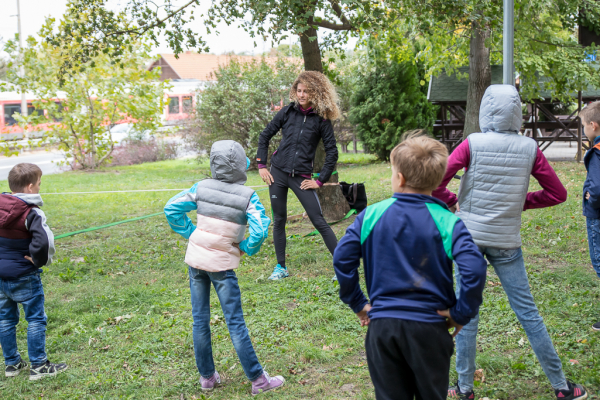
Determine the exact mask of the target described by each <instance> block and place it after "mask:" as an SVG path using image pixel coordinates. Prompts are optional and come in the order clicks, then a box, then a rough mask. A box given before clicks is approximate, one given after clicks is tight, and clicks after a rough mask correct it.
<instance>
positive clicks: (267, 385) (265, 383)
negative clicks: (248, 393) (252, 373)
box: [252, 371, 285, 396]
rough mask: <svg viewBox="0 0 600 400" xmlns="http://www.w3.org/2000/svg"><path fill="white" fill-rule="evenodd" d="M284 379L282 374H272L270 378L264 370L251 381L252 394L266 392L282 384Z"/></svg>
mask: <svg viewBox="0 0 600 400" xmlns="http://www.w3.org/2000/svg"><path fill="white" fill-rule="evenodd" d="M284 383H285V379H283V376H279V375H278V376H274V377H273V378H271V377H270V376H269V374H267V372H266V371H263V374H262V375H261V376H260V377H259V378H258V379H256V380H254V381H252V396H256V395H257V394H261V393H264V392H268V391H269V390H273V389H277V388H278V387H281V386H283V384H284Z"/></svg>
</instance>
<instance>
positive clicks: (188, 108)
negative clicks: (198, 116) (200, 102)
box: [182, 96, 194, 114]
mask: <svg viewBox="0 0 600 400" xmlns="http://www.w3.org/2000/svg"><path fill="white" fill-rule="evenodd" d="M182 100H183V101H182V103H183V104H182V105H183V112H184V113H186V114H189V113H191V112H192V110H193V109H194V103H193V102H192V96H183V97H182Z"/></svg>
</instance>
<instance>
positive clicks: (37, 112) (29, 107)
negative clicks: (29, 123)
mask: <svg viewBox="0 0 600 400" xmlns="http://www.w3.org/2000/svg"><path fill="white" fill-rule="evenodd" d="M33 114H35V115H37V116H40V115H44V110H40V109H37V108H35V107H34V106H33V104H31V103H27V115H33Z"/></svg>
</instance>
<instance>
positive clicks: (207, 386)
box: [200, 371, 221, 392]
mask: <svg viewBox="0 0 600 400" xmlns="http://www.w3.org/2000/svg"><path fill="white" fill-rule="evenodd" d="M200 384H201V385H202V390H204V391H205V392H210V391H211V390H213V389H214V388H216V387H217V386H221V377H220V376H219V373H218V372H217V371H215V373H214V374H213V376H211V377H210V378H208V379H207V378H205V377H203V376H200Z"/></svg>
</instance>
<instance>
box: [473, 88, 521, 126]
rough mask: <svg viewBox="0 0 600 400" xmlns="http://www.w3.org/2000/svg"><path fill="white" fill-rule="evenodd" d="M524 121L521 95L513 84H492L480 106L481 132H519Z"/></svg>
mask: <svg viewBox="0 0 600 400" xmlns="http://www.w3.org/2000/svg"><path fill="white" fill-rule="evenodd" d="M522 123H523V114H522V112H521V97H520V96H519V92H517V89H516V88H515V87H514V86H512V85H491V86H490V87H488V88H487V90H486V91H485V94H484V95H483V98H482V99H481V106H480V108H479V128H480V129H481V132H498V133H519V131H520V130H521V124H522Z"/></svg>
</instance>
